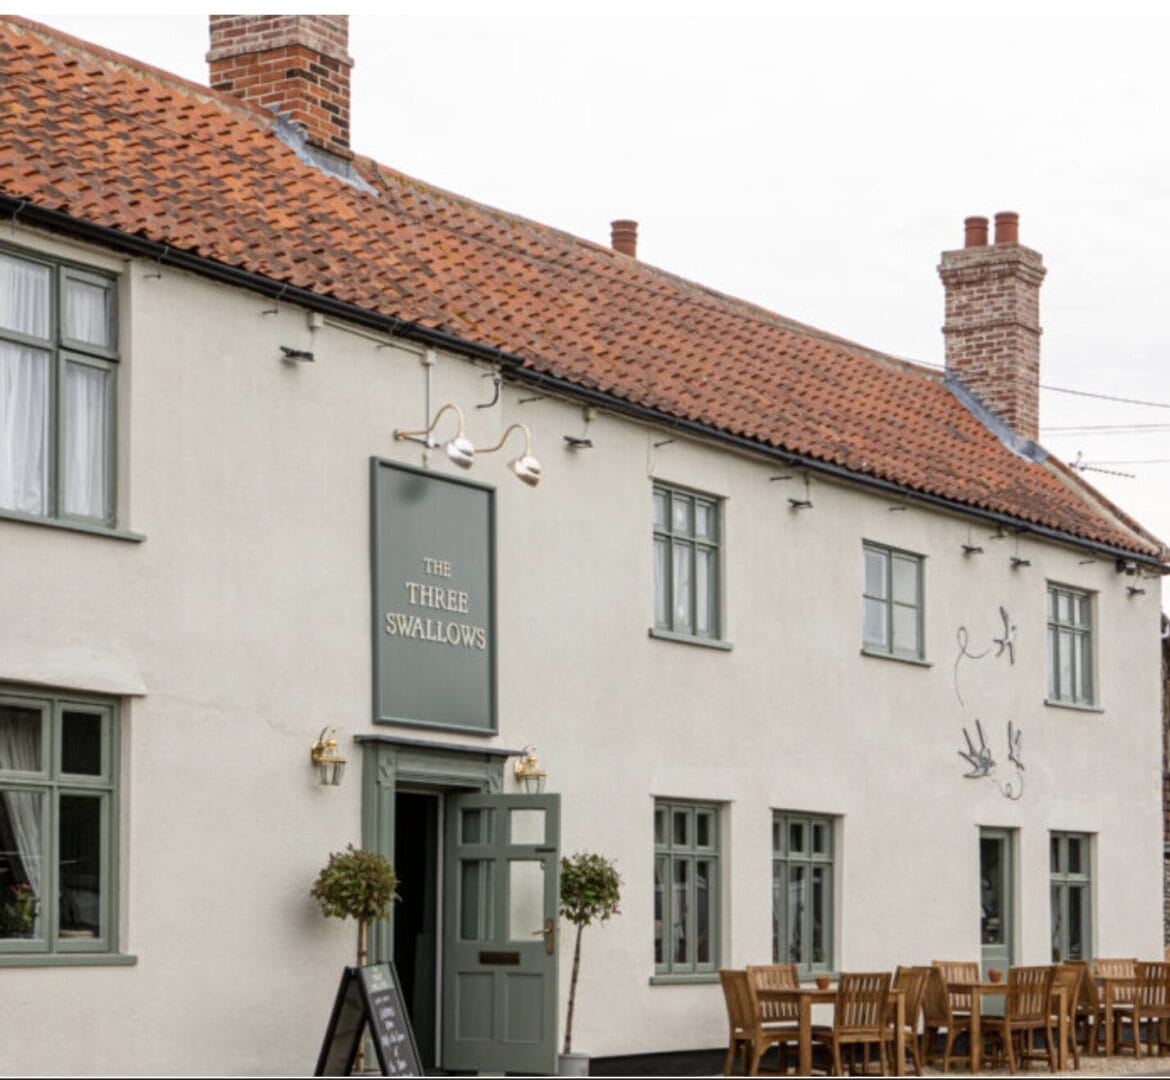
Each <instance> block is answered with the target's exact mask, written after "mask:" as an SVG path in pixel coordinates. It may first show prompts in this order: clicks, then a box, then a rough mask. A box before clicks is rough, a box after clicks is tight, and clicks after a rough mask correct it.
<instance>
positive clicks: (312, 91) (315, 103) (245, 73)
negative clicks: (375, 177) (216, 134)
mask: <svg viewBox="0 0 1170 1080" xmlns="http://www.w3.org/2000/svg"><path fill="white" fill-rule="evenodd" d="M348 52H349V16H348V15H212V16H211V51H210V52H209V53H208V54H207V62H208V64H210V65H211V87H212V89H213V90H224V91H226V92H227V93H229V94H234V95H235V96H236V97H238V98H242V99H243V100H244V101H249V102H253V103H254V104H257V105H262V106H263V107H264V108H266V109H271V110H272V111H273V112H275V113H278V114H280V115H282V116H284V117H285V118H286V119H288V120H291V121H293V122H294V123H296V124H299V125H300V126H301V127H302V128H303V129H304V131H305V133H306V137H307V138H308V141H309V142H310V143H312V144H313V145H315V146H319V147H321V148H322V149H325V150H328V151H330V152H331V153H333V154H337V155H338V156H339V157H343V158H352V157H353V152H352V151H351V150H350V148H349V69H350V68H351V67H353V60H352V59H350V57H349V55H348Z"/></svg>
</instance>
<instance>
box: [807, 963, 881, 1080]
mask: <svg viewBox="0 0 1170 1080" xmlns="http://www.w3.org/2000/svg"><path fill="white" fill-rule="evenodd" d="M889 997H890V973H889V972H888V971H876V972H864V973H863V972H842V973H841V977H840V978H839V979H838V980H837V1001H836V1004H835V1006H834V1008H833V1026H832V1027H831V1028H819V1029H818V1028H814V1029H813V1033H812V1034H813V1038H814V1039H815V1040H816V1041H817V1042H818V1043H821V1044H822V1045H824V1046H825V1047H826V1049H827V1050H828V1051H829V1055H830V1069H831V1070H832V1075H833V1076H841V1075H842V1072H843V1067H842V1056H841V1052H842V1050H845V1049H848V1050H850V1051H851V1052H856V1051H857V1050H860V1051H861V1068H862V1072H867V1071H868V1068H869V1049H870V1047H871V1046H876V1047H877V1052H878V1063H879V1064H880V1066H881V1072H882V1076H888V1075H889V1070H888V1069H887V1067H886V1038H885V1033H886V1006H887V1005H888V1003H889Z"/></svg>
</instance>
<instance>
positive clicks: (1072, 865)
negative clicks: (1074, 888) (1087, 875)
mask: <svg viewBox="0 0 1170 1080" xmlns="http://www.w3.org/2000/svg"><path fill="white" fill-rule="evenodd" d="M1066 843H1067V844H1068V872H1069V873H1070V874H1083V873H1084V872H1085V867H1084V865H1083V862H1082V859H1081V838H1080V837H1079V836H1070V837H1069V838H1068V840H1067V841H1066Z"/></svg>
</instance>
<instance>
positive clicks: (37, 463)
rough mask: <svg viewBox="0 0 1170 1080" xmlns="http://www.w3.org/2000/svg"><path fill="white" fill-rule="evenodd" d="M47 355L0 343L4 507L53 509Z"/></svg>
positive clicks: (24, 510) (0, 497)
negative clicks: (51, 506)
mask: <svg viewBox="0 0 1170 1080" xmlns="http://www.w3.org/2000/svg"><path fill="white" fill-rule="evenodd" d="M48 499H49V354H48V353H47V352H44V351H42V350H41V349H27V348H24V347H23V346H21V345H12V344H9V343H7V342H3V341H0V508H3V509H5V510H19V511H20V512H22V513H25V514H45V513H47V512H48V509H49V501H48Z"/></svg>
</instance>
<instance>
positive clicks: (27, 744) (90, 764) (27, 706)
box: [0, 687, 119, 965]
mask: <svg viewBox="0 0 1170 1080" xmlns="http://www.w3.org/2000/svg"><path fill="white" fill-rule="evenodd" d="M118 775H119V733H118V709H117V706H116V704H115V703H114V702H112V701H108V700H103V699H98V698H91V697H88V696H84V695H75V694H68V693H60V694H39V693H38V694H29V693H25V692H23V691H21V690H18V689H10V688H4V687H0V965H2V964H5V963H12V962H27V963H36V962H76V963H85V962H87V960H89V961H93V960H94V959H96V958H97V957H99V956H100V955H101V954H111V953H116V952H117V950H118V903H117V895H118V893H117V889H118V881H117V866H118V801H119V790H118ZM30 899H31V901H32V902H31V903H30Z"/></svg>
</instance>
